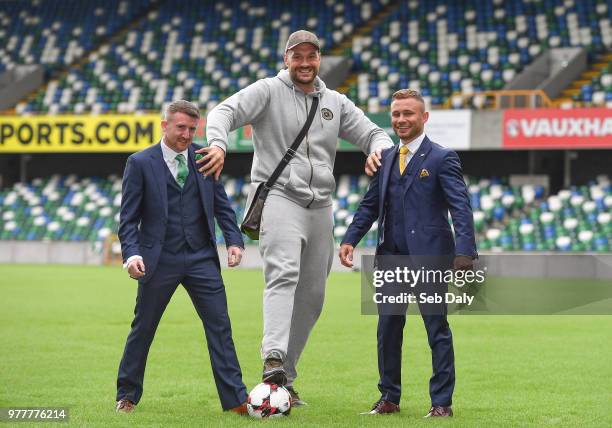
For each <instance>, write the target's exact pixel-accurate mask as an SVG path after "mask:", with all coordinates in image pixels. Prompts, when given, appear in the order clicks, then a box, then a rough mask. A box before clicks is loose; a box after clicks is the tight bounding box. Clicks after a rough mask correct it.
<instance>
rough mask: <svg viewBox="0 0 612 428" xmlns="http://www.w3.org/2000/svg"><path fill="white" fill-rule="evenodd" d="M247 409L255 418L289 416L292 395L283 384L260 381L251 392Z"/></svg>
mask: <svg viewBox="0 0 612 428" xmlns="http://www.w3.org/2000/svg"><path fill="white" fill-rule="evenodd" d="M247 409H248V411H249V415H251V416H252V417H254V418H260V419H261V418H277V417H282V416H287V415H289V412H290V411H291V395H289V391H287V390H286V389H285V388H284V387H282V386H279V385H276V384H274V383H260V384H259V385H257V386H256V387H255V388H253V390H252V391H251V393H250V394H249V398H248V400H247Z"/></svg>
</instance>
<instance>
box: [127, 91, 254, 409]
mask: <svg viewBox="0 0 612 428" xmlns="http://www.w3.org/2000/svg"><path fill="white" fill-rule="evenodd" d="M199 119H200V112H199V110H198V108H197V107H196V106H195V105H194V104H192V103H190V102H189V101H184V100H180V101H174V102H172V103H170V104H169V105H168V107H167V108H166V110H165V112H164V118H163V120H162V122H161V125H162V129H163V138H162V140H161V141H160V142H159V143H158V144H156V145H154V146H152V147H150V148H148V149H145V150H143V151H141V152H138V153H135V154H133V155H131V156H130V157H129V158H128V161H127V164H126V167H125V172H124V174H123V190H122V200H121V214H120V222H119V240H120V241H121V252H122V254H123V260H124V266H125V267H126V268H127V270H128V272H129V275H130V277H131V278H133V279H136V280H138V295H137V298H136V308H135V310H134V321H133V322H132V329H131V331H130V334H129V336H128V338H127V342H126V344H125V350H124V353H123V358H122V359H121V363H120V365H119V374H118V377H117V406H116V409H117V411H118V412H122V413H129V412H131V411H133V410H134V407H135V406H136V404H138V402H139V401H140V398H141V396H142V392H143V380H144V372H145V364H146V361H147V355H148V353H149V348H150V346H151V343H152V342H153V336H154V335H155V331H156V329H157V325H158V323H159V320H160V318H161V316H162V314H163V312H164V310H165V309H166V305H167V304H168V302H169V301H170V298H171V297H172V295H173V294H174V291H175V290H176V288H177V286H178V285H179V283H180V284H183V286H184V287H185V289H186V290H187V293H188V294H189V297H190V298H191V300H192V302H193V305H194V306H195V308H196V311H197V313H198V315H199V316H200V318H201V320H202V323H203V324H204V332H205V334H206V342H207V344H208V351H209V354H210V360H211V364H212V371H213V375H214V378H215V383H216V386H217V392H218V394H219V398H220V400H221V407H222V408H223V409H224V410H232V411H234V412H237V413H245V412H246V398H247V393H246V387H245V385H244V383H243V382H242V373H241V370H240V365H239V364H238V358H237V356H236V350H235V349H234V342H233V341H232V330H231V325H230V319H229V315H228V312H227V301H226V296H225V287H224V285H223V280H222V279H221V266H220V262H219V257H218V255H217V245H216V239H215V223H214V221H215V219H216V220H217V223H218V224H219V227H220V228H221V231H222V232H223V236H224V238H225V242H226V245H227V248H228V249H227V254H228V265H229V266H230V267H233V266H237V265H238V264H239V263H240V259H241V257H242V251H243V248H244V243H243V241H242V236H241V234H240V231H239V229H238V226H237V224H236V215H235V213H234V211H233V210H232V207H231V205H230V203H229V200H228V198H227V195H226V193H225V190H224V189H223V184H222V183H221V181H216V180H214V179H213V177H211V176H209V177H206V176H204V175H202V174H200V173H198V168H197V164H196V161H195V152H194V148H193V147H191V144H192V142H193V137H194V135H195V131H196V128H197V126H198V122H199ZM204 150H205V151H207V150H209V149H204ZM210 150H213V149H210ZM217 150H218V149H217ZM209 155H210V153H208V154H207V155H206V156H205V157H204V161H206V160H207V157H209V158H210V156H209Z"/></svg>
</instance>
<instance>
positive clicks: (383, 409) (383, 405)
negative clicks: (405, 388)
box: [362, 400, 400, 415]
mask: <svg viewBox="0 0 612 428" xmlns="http://www.w3.org/2000/svg"><path fill="white" fill-rule="evenodd" d="M399 411H400V406H399V405H397V404H395V403H392V402H390V401H387V400H378V401H377V402H376V403H374V405H373V406H372V410H370V411H369V412H365V413H362V415H388V414H391V413H398V412H399Z"/></svg>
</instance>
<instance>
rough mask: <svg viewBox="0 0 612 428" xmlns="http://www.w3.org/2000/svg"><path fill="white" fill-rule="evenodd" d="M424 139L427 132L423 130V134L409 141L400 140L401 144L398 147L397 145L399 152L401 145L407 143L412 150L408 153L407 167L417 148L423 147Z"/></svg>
mask: <svg viewBox="0 0 612 428" xmlns="http://www.w3.org/2000/svg"><path fill="white" fill-rule="evenodd" d="M424 139H425V133H424V132H423V133H422V134H421V135H419V136H418V137H416V138H415V139H414V140H412V141H410V142H409V143H407V142H405V141H403V140H402V141H400V144H398V147H397V151H398V152H399V149H400V147H402V146H405V145H407V146H408V150H410V151H409V152H408V154H407V155H406V165H404V166H405V167H406V166H408V163H410V159H412V157H413V156H414V154H415V153H416V152H417V150H419V147H421V143H422V142H423V140H424Z"/></svg>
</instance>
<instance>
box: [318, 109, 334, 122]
mask: <svg viewBox="0 0 612 428" xmlns="http://www.w3.org/2000/svg"><path fill="white" fill-rule="evenodd" d="M321 116H323V119H325V120H332V119H333V118H334V114H333V113H332V111H331V110H330V109H328V108H327V107H325V108H322V109H321Z"/></svg>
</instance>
